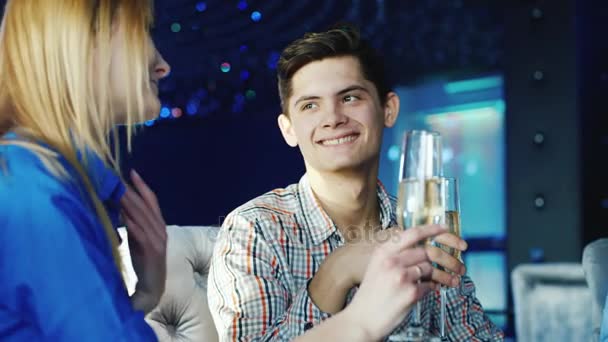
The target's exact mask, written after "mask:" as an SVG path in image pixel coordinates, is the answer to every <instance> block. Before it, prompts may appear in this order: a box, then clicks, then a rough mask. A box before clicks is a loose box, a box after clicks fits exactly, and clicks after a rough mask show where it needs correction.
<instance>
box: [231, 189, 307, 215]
mask: <svg viewBox="0 0 608 342" xmlns="http://www.w3.org/2000/svg"><path fill="white" fill-rule="evenodd" d="M298 188H299V187H298V184H297V183H296V184H291V185H289V186H287V187H285V188H278V189H274V190H272V191H269V192H267V193H265V194H263V195H260V196H258V197H256V198H254V199H252V200H250V201H248V202H246V203H245V204H243V205H241V206H239V207H238V208H236V209H234V210H233V211H232V212H231V213H230V215H228V217H227V220H229V219H230V218H235V217H238V218H239V219H242V220H245V221H247V222H249V223H256V222H268V221H278V220H286V219H292V218H293V216H294V215H295V214H297V213H298V212H299V211H301V205H300V193H299V189H298Z"/></svg>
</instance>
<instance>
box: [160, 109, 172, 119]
mask: <svg viewBox="0 0 608 342" xmlns="http://www.w3.org/2000/svg"><path fill="white" fill-rule="evenodd" d="M169 115H171V110H170V109H169V108H167V107H163V108H162V109H161V110H160V117H161V118H168V117H169Z"/></svg>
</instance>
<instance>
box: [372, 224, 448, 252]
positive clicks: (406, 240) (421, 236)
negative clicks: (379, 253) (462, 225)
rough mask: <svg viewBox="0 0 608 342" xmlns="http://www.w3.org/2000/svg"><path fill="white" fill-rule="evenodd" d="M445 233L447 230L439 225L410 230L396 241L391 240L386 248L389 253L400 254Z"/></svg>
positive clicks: (400, 234)
mask: <svg viewBox="0 0 608 342" xmlns="http://www.w3.org/2000/svg"><path fill="white" fill-rule="evenodd" d="M444 231H445V229H444V228H442V227H441V226H438V225H430V226H418V227H413V228H408V229H406V230H405V231H404V232H400V233H399V234H398V235H397V238H396V239H391V240H390V242H389V243H388V244H387V246H385V247H384V248H388V249H389V253H390V252H398V251H400V250H402V249H404V248H409V247H413V246H416V245H417V244H418V243H419V242H424V240H426V239H429V238H432V237H434V236H435V235H437V234H439V233H441V232H444Z"/></svg>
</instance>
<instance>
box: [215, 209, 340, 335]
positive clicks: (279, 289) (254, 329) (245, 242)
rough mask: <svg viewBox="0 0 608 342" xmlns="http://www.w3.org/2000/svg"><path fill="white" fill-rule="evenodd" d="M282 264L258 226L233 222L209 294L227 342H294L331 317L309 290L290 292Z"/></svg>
mask: <svg viewBox="0 0 608 342" xmlns="http://www.w3.org/2000/svg"><path fill="white" fill-rule="evenodd" d="M276 260H277V258H276V257H275V255H274V254H273V252H272V250H271V248H270V247H269V245H268V243H267V241H266V240H265V239H264V237H263V236H262V234H261V233H260V231H259V229H256V223H255V222H250V221H248V220H246V219H244V218H243V217H240V216H239V215H238V214H233V215H230V216H228V218H227V219H226V221H225V223H224V226H223V227H222V231H221V233H220V238H219V240H218V241H217V243H216V247H215V253H214V256H213V258H212V261H211V263H212V265H211V270H210V274H209V276H210V279H209V288H208V296H209V305H210V309H211V313H212V315H213V319H214V322H215V325H216V328H217V330H218V335H219V339H220V341H221V342H228V341H291V340H293V339H294V338H295V337H296V336H299V335H301V334H303V333H304V332H305V331H306V330H307V329H309V328H312V327H313V326H315V325H317V324H319V323H320V322H321V321H323V320H324V319H326V318H328V317H329V314H327V313H324V312H322V311H321V310H320V309H319V308H318V307H317V306H316V305H315V304H314V303H313V301H312V299H311V298H310V296H309V294H308V287H307V286H306V285H305V286H302V287H301V288H299V289H296V291H295V293H293V292H290V291H289V287H288V285H287V284H285V283H284V282H283V281H282V280H281V275H280V271H279V270H278V267H277V261H276Z"/></svg>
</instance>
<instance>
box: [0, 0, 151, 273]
mask: <svg viewBox="0 0 608 342" xmlns="http://www.w3.org/2000/svg"><path fill="white" fill-rule="evenodd" d="M152 19H153V5H152V3H151V0H52V1H49V0H8V2H7V4H6V8H5V13H4V18H3V20H2V27H1V28H0V75H1V77H0V138H1V137H2V136H3V135H4V134H5V133H7V132H8V131H18V132H20V135H22V136H24V137H27V139H26V141H25V142H24V141H23V140H19V141H15V140H1V139H0V144H19V145H21V146H23V147H25V148H29V149H30V150H32V151H33V152H34V153H36V155H38V156H39V158H40V159H41V160H42V161H43V163H44V165H45V166H46V167H47V168H48V169H49V171H50V172H52V173H53V174H55V175H56V176H57V177H60V178H62V179H64V180H66V181H67V180H68V179H67V178H66V177H63V176H65V175H66V170H65V169H64V168H62V167H61V164H60V163H59V162H58V158H57V157H58V156H57V154H56V153H55V152H52V150H54V151H56V152H57V153H58V154H60V155H61V156H62V157H64V158H65V159H66V160H67V161H68V163H69V164H70V165H71V166H72V167H73V168H75V169H76V171H77V172H78V174H79V176H80V177H81V178H82V180H83V183H84V185H85V190H86V193H88V196H89V198H90V199H91V202H92V203H93V206H94V208H95V212H96V214H97V216H98V217H99V220H100V221H101V222H102V224H103V226H104V228H105V231H106V234H107V237H108V239H109V241H110V244H111V248H112V254H113V257H114V260H115V262H116V264H117V267H119V269H120V268H121V262H120V257H119V255H118V248H117V245H118V241H117V236H116V233H115V231H114V229H113V227H112V223H111V221H110V218H109V216H108V213H107V212H106V210H105V208H104V206H103V203H101V200H100V199H99V198H98V196H97V194H96V191H95V187H94V183H93V182H95V179H91V178H90V177H89V175H88V173H87V170H88V167H89V165H88V161H89V160H90V158H87V154H89V153H94V154H95V155H97V156H98V157H100V158H101V159H102V160H104V161H107V162H108V163H110V164H111V165H112V166H113V167H114V168H115V169H116V170H117V171H118V167H117V164H118V163H117V162H116V161H115V159H113V158H112V153H111V148H110V142H109V141H108V135H109V132H110V131H111V129H112V128H113V127H114V126H115V113H114V111H113V108H112V99H111V97H112V92H111V88H110V87H111V85H110V74H111V73H110V68H111V65H110V63H111V60H112V58H111V57H112V49H111V41H112V37H113V35H115V34H116V32H122V34H124V37H123V38H124V39H119V40H117V42H122V43H121V44H122V45H121V46H118V48H119V49H122V51H123V52H124V55H125V56H129V58H128V59H125V60H124V61H122V63H125V70H128V71H129V72H130V75H129V77H127V78H126V82H127V84H126V87H125V88H126V89H127V91H126V94H125V96H126V113H125V115H126V120H125V121H126V124H127V130H128V134H127V135H128V136H129V137H130V136H131V131H130V127H131V124H133V123H134V122H141V121H143V119H144V115H145V113H144V110H145V109H144V87H145V85H149V82H148V80H149V78H150V77H149V69H148V63H149V60H148V54H149V51H150V49H151V46H150V43H149V28H150V25H151V24H152ZM116 24H118V25H122V27H121V28H122V29H121V30H120V31H119V30H117V29H116V27H117V26H116ZM114 38H116V37H114ZM114 136H117V135H116V134H114ZM35 142H43V143H44V144H46V145H48V146H50V149H46V148H44V147H41V145H39V144H37V143H35ZM129 145H130V140H129ZM116 146H118V145H117V144H115V147H116ZM129 147H130V146H129ZM85 152H86V153H85Z"/></svg>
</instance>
